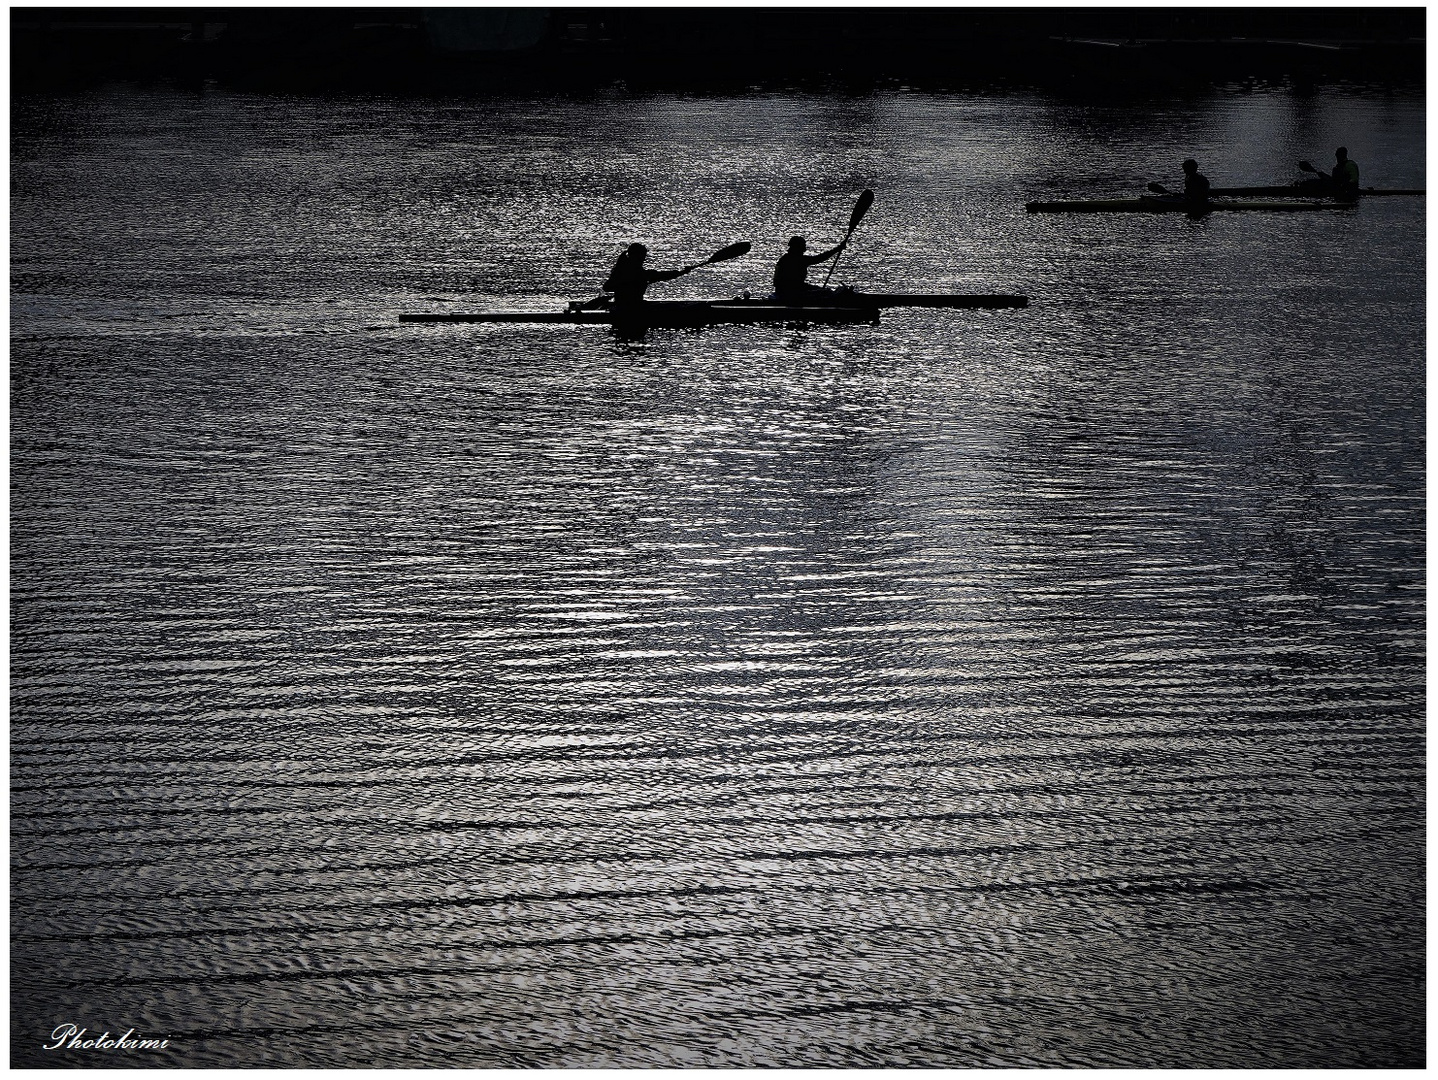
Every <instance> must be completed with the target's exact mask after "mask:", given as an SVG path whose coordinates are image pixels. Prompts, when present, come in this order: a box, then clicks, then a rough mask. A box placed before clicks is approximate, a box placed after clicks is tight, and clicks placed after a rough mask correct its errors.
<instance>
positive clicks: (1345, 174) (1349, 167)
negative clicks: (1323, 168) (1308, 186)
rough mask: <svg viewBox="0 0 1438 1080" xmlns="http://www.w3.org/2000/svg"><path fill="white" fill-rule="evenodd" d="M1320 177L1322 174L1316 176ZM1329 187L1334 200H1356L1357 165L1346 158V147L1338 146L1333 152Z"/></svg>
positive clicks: (1328, 177) (1328, 178)
mask: <svg viewBox="0 0 1438 1080" xmlns="http://www.w3.org/2000/svg"><path fill="white" fill-rule="evenodd" d="M1318 175H1319V176H1322V175H1323V174H1322V173H1319V174H1318ZM1326 179H1327V180H1328V183H1329V186H1330V187H1331V188H1332V189H1333V197H1334V198H1336V199H1348V200H1353V199H1356V198H1358V163H1357V162H1356V161H1353V160H1351V159H1350V158H1349V156H1348V147H1346V146H1340V147H1339V148H1338V149H1337V150H1335V151H1334V152H1333V171H1332V172H1331V173H1329V174H1328V176H1327V178H1326Z"/></svg>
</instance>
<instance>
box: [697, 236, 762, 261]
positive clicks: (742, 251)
mask: <svg viewBox="0 0 1438 1080" xmlns="http://www.w3.org/2000/svg"><path fill="white" fill-rule="evenodd" d="M753 246H754V245H752V244H750V243H749V241H747V240H740V241H739V243H737V244H730V245H729V246H728V247H724V248H720V249H719V250H718V251H716V252H715V253H714V254H713V255H710V256H709V258H707V259H705V260H704V262H702V263H700V264H699V265H700V266H703V265H704V264H705V263H716V262H727V261H728V260H730V259H737V258H738V257H739V256H740V255H748V254H749V249H750V248H751V247H753Z"/></svg>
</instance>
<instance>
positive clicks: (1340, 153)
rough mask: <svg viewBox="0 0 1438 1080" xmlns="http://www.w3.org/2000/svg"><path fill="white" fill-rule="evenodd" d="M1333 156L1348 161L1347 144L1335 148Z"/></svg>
mask: <svg viewBox="0 0 1438 1080" xmlns="http://www.w3.org/2000/svg"><path fill="white" fill-rule="evenodd" d="M1333 156H1334V157H1335V158H1337V159H1338V160H1339V161H1347V160H1348V147H1346V146H1340V147H1339V148H1338V149H1337V150H1335V151H1334V152H1333Z"/></svg>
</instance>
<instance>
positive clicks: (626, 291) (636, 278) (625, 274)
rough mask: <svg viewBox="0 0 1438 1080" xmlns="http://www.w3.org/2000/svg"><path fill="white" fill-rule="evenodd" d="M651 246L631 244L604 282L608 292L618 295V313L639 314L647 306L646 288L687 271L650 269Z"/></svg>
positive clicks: (615, 302) (615, 310)
mask: <svg viewBox="0 0 1438 1080" xmlns="http://www.w3.org/2000/svg"><path fill="white" fill-rule="evenodd" d="M648 257H649V249H648V248H647V247H645V246H644V245H643V244H630V245H629V247H628V248H626V249H625V251H624V254H623V255H621V256H619V258H618V259H617V260H616V261H615V263H614V269H613V270H611V271H609V277H608V279H607V280H606V281H605V282H604V291H605V292H611V293H613V294H614V304H613V310H614V314H615V315H616V316H619V317H622V316H624V315H633V314H636V313H637V312H638V311H639V310H640V309H641V308H642V307H643V305H644V290H645V289H647V288H649V286H650V285H652V284H654V283H655V282H656V281H672V280H674V279H675V278H677V277H678V276H679V275H680V274H682V273H684V271H683V270H650V269H649V268H648V267H647V266H645V265H644V260H645V259H647V258H648Z"/></svg>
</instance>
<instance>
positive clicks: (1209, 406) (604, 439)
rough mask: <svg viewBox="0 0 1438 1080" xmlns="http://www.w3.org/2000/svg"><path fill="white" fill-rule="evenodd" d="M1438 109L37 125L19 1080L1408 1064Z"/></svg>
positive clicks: (1208, 108) (64, 105)
mask: <svg viewBox="0 0 1438 1080" xmlns="http://www.w3.org/2000/svg"><path fill="white" fill-rule="evenodd" d="M1424 111H1425V110H1424V102H1423V100H1422V99H1421V98H1413V97H1401V96H1396V97H1395V96H1382V95H1372V96H1364V95H1360V94H1358V93H1356V92H1355V93H1341V92H1332V93H1320V94H1312V95H1307V96H1298V95H1294V94H1289V93H1282V92H1272V93H1243V94H1240V93H1238V92H1234V93H1231V94H1220V95H1216V96H1213V97H1206V98H1195V99H1191V100H1186V101H1183V102H1181V103H1177V104H1175V103H1172V102H1154V103H1145V102H1138V103H1130V104H1125V105H1123V106H1098V105H1079V104H1074V103H1066V102H1061V101H1056V100H1051V99H1045V98H1038V97H1027V96H1022V95H1015V96H1005V97H992V98H983V97H958V96H955V97H943V96H927V95H922V94H918V93H911V92H904V91H895V92H890V93H882V94H877V95H873V96H865V97H854V98H840V97H832V98H829V97H818V96H799V95H780V94H773V95H758V94H756V95H754V96H748V97H718V98H715V97H694V98H689V97H652V98H641V97H631V96H626V95H624V94H621V93H615V94H613V95H607V96H602V97H599V98H592V99H534V100H508V99H492V100H459V99H456V100H444V99H414V100H396V99H389V98H373V99H366V98H345V99H321V98H285V97H260V96H255V97H249V96H236V95H229V94H224V93H220V94H211V95H206V96H203V97H198V96H185V95H181V94H169V93H167V92H161V91H156V92H142V91H138V90H128V89H114V90H108V91H104V92H99V93H95V94H91V95H86V96H79V97H67V98H20V99H18V100H17V101H16V102H15V106H14V115H13V118H12V142H11V155H12V156H11V280H12V285H11V368H10V376H11V399H10V402H11V406H10V407H11V414H10V417H11V473H10V483H11V489H10V500H11V502H10V507H11V548H10V555H11V618H12V623H11V710H12V716H11V719H12V728H11V748H12V756H13V762H12V771H11V814H12V817H11V822H12V835H11V852H12V876H11V904H12V924H13V925H12V951H11V993H12V1026H11V1038H12V1047H13V1057H14V1062H15V1063H16V1064H21V1065H60V1064H64V1065H102V1066H103V1065H130V1064H136V1063H143V1062H148V1063H151V1064H157V1063H158V1064H165V1065H172V1066H174V1065H185V1066H217V1065H228V1064H236V1065H290V1066H318V1065H330V1066H350V1065H465V1066H508V1065H535V1066H640V1065H676V1066H693V1065H756V1066H757V1065H788V1066H824V1065H836V1066H898V1065H924V1066H980V1065H1009V1066H1030V1065H1032V1066H1038V1065H1042V1066H1056V1065H1085V1066H1181V1065H1206V1066H1215V1067H1220V1066H1224V1067H1226V1066H1234V1067H1288V1066H1315V1065H1347V1066H1352V1065H1390V1066H1398V1065H1406V1066H1412V1065H1419V1064H1422V1061H1423V1040H1424V1021H1423V1016H1424V968H1423V921H1424V916H1423V910H1424V902H1425V895H1424V861H1423V842H1424V819H1423V801H1422V800H1423V779H1424V771H1423V770H1424V743H1423V703H1424V685H1423V638H1422V635H1423V619H1424V606H1423V589H1424V581H1425V578H1424V553H1423V552H1424V549H1423V543H1424V532H1423V528H1424V525H1423V522H1424V518H1423V508H1424V503H1423V488H1424V400H1423V378H1424V273H1425V267H1424V247H1423V244H1424V230H1425V204H1424V201H1423V200H1422V199H1418V198H1389V199H1377V200H1368V201H1366V202H1365V203H1364V204H1363V205H1362V206H1360V207H1358V208H1357V209H1349V210H1340V211H1324V212H1322V213H1307V214H1216V215H1212V216H1211V217H1209V218H1208V219H1205V220H1201V221H1190V220H1187V219H1183V218H1180V217H1169V216H1164V217H1146V216H1137V215H1135V216H1097V217H1095V216H1074V217H1064V216H1029V215H1026V214H1025V213H1024V210H1023V204H1024V202H1025V201H1026V200H1027V199H1038V198H1061V197H1066V196H1071V197H1079V196H1117V195H1125V194H1133V193H1136V192H1138V191H1140V190H1141V189H1142V187H1143V185H1144V183H1145V182H1147V181H1149V180H1161V181H1164V182H1166V183H1169V184H1174V183H1176V181H1177V180H1178V178H1179V169H1178V163H1179V161H1180V160H1181V159H1182V158H1184V157H1187V156H1194V157H1197V158H1198V159H1199V161H1200V163H1201V165H1202V167H1203V168H1204V171H1205V172H1206V173H1207V174H1208V176H1209V177H1210V179H1212V180H1213V182H1214V183H1215V184H1216V185H1228V184H1240V183H1265V182H1282V181H1287V180H1288V179H1291V178H1293V177H1295V176H1297V175H1298V174H1297V172H1296V170H1294V169H1293V166H1292V163H1293V162H1295V161H1297V160H1298V159H1300V158H1308V159H1311V160H1314V161H1316V162H1319V163H1326V162H1328V161H1330V160H1331V157H1332V148H1333V147H1334V146H1336V145H1338V144H1339V143H1344V144H1346V145H1347V146H1348V147H1349V148H1350V151H1351V153H1352V156H1353V157H1354V159H1355V160H1356V161H1357V162H1358V163H1359V165H1360V166H1361V168H1362V169H1363V180H1364V182H1365V183H1366V184H1376V185H1378V186H1384V187H1416V186H1422V184H1423V179H1424V169H1423V164H1424V157H1425V145H1424V122H1425V119H1424ZM864 187H871V188H873V189H874V190H875V192H876V195H877V198H876V200H875V203H874V208H873V210H872V211H871V212H870V214H869V216H868V218H866V219H865V221H864V224H863V225H862V226H861V228H860V230H859V233H858V234H857V236H856V238H855V241H854V244H853V245H852V247H851V249H850V251H849V252H848V253H847V254H846V255H845V258H844V260H843V262H842V263H841V264H840V266H839V269H838V271H837V273H836V275H835V279H836V281H847V282H849V283H851V284H854V285H855V286H859V287H867V288H870V289H876V290H877V289H887V290H894V291H959V292H1017V293H1024V294H1027V295H1028V296H1030V297H1031V298H1032V304H1031V306H1030V307H1028V308H1027V309H1024V310H1018V311H934V310H894V311H889V312H885V313H884V316H883V320H882V323H881V324H880V325H878V326H845V327H827V328H826V327H816V328H803V327H793V326H788V327H786V326H741V327H720V328H715V329H709V330H703V331H653V332H651V333H650V334H649V335H648V336H647V337H646V338H645V339H643V340H641V341H637V342H636V341H625V340H619V339H616V338H615V337H614V336H613V335H612V334H611V333H610V332H609V331H608V330H607V328H603V327H576V326H425V325H413V324H403V325H402V324H399V323H398V322H397V319H396V316H397V314H398V313H399V312H401V311H405V310H435V309H443V308H447V307H460V308H463V307H469V308H479V307H485V306H494V305H499V304H504V305H508V306H521V307H532V308H539V309H543V308H552V307H557V306H559V305H560V304H562V303H563V302H564V301H566V300H570V299H575V298H585V297H588V296H592V295H593V294H594V292H595V291H596V288H597V285H598V283H599V282H600V281H602V280H603V278H604V276H605V274H606V272H607V269H608V265H609V263H610V262H611V261H612V259H613V257H614V255H615V254H616V253H617V251H618V250H619V249H620V247H621V246H622V245H623V244H625V243H627V242H629V241H631V240H644V241H645V242H647V243H648V244H649V245H650V247H651V249H652V252H653V254H652V260H653V262H654V264H655V265H657V266H660V267H663V266H672V265H678V264H680V263H687V262H693V261H696V260H698V259H700V258H703V257H704V256H705V255H707V254H709V253H710V252H712V251H714V250H715V249H717V248H719V247H722V246H724V245H725V244H728V243H731V242H734V241H737V240H750V241H752V242H753V243H754V245H755V248H754V253H753V254H752V255H750V256H749V257H748V258H745V259H741V260H737V261H735V262H730V263H724V264H722V265H719V266H715V267H712V268H708V269H705V270H701V271H698V272H696V273H694V274H691V275H690V276H688V277H686V278H684V279H682V280H681V281H679V282H675V283H673V284H672V285H668V286H662V287H657V288H656V289H655V292H654V295H655V296H656V297H660V296H669V297H698V296H713V295H720V296H725V295H733V294H735V293H736V292H737V291H738V290H740V289H744V288H751V289H754V290H755V291H762V290H764V289H765V288H767V282H768V278H769V275H770V273H771V271H772V264H773V260H774V259H775V258H776V257H777V256H778V254H779V253H780V252H781V250H782V246H783V241H784V240H785V239H787V237H788V236H789V234H791V233H793V232H804V233H807V234H808V235H809V237H810V238H811V241H812V242H813V243H814V244H816V245H817V244H823V245H825V246H827V245H828V244H830V243H833V242H834V241H836V240H837V239H839V237H840V236H841V235H842V228H843V226H844V224H845V223H846V222H847V220H848V214H849V210H850V208H851V207H852V205H853V200H854V198H855V196H856V195H857V194H858V192H859V190H860V189H862V188H864ZM819 276H822V275H819ZM69 1022H73V1023H75V1024H76V1025H77V1026H79V1027H83V1028H86V1029H87V1030H88V1031H89V1032H90V1034H91V1035H92V1036H93V1035H98V1034H100V1033H102V1032H104V1031H109V1032H111V1033H112V1034H113V1035H117V1036H118V1035H120V1034H121V1033H123V1032H124V1031H126V1029H131V1028H133V1029H135V1034H136V1037H139V1036H147V1037H153V1038H162V1037H167V1038H168V1039H169V1040H170V1043H169V1046H168V1047H167V1048H165V1049H163V1050H154V1051H133V1052H129V1051H127V1052H115V1053H108V1052H99V1051H84V1050H78V1049H77V1050H73V1051H64V1050H62V1051H47V1050H45V1049H43V1047H44V1045H45V1044H46V1043H47V1042H48V1041H49V1035H50V1032H51V1031H52V1030H53V1029H54V1028H55V1027H56V1026H58V1025H60V1024H63V1023H69ZM136 1054H148V1057H145V1058H144V1059H143V1062H137V1059H136V1056H135V1055H136Z"/></svg>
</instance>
